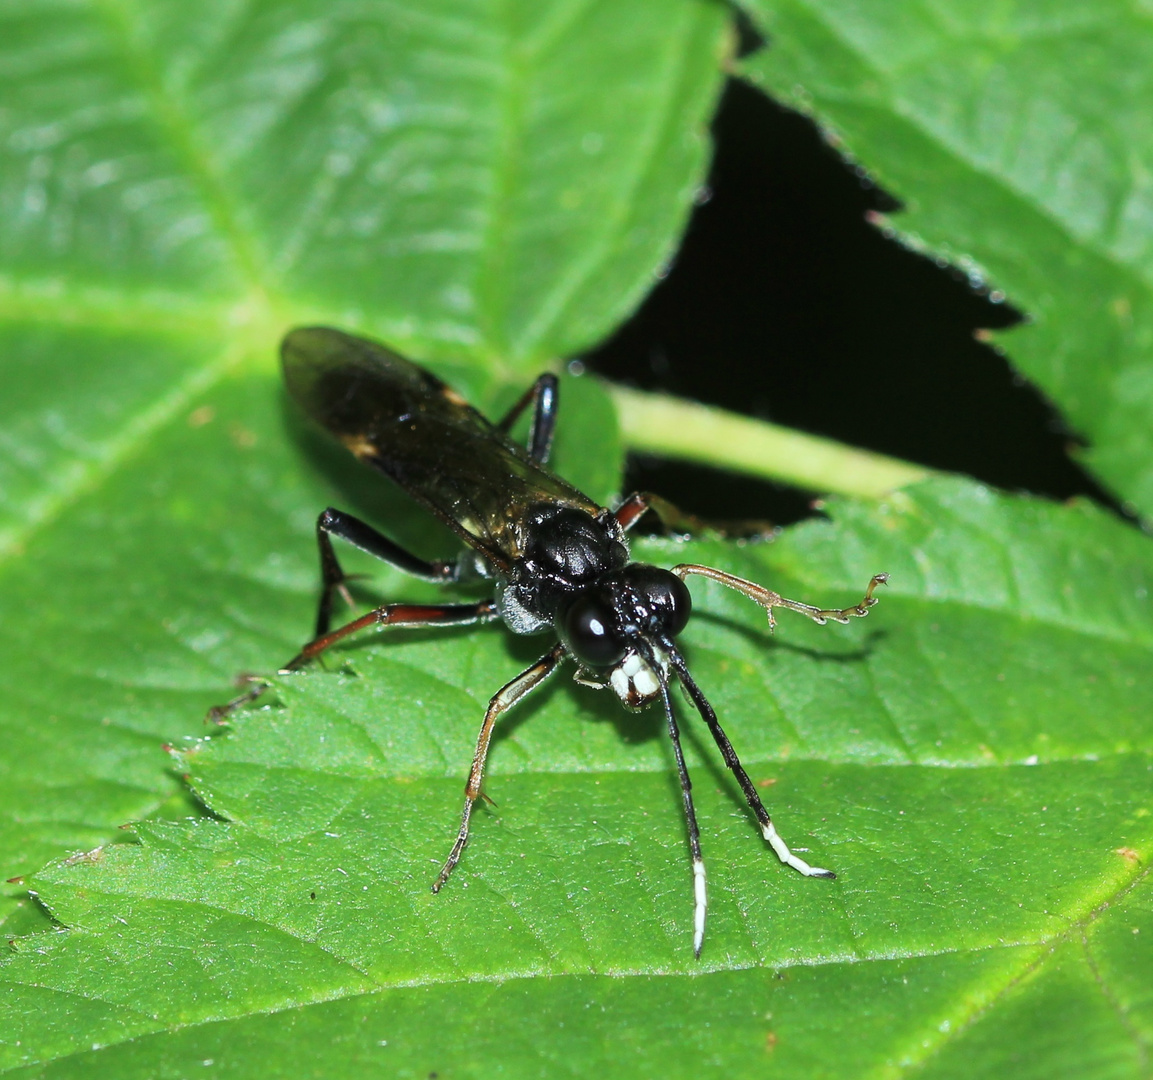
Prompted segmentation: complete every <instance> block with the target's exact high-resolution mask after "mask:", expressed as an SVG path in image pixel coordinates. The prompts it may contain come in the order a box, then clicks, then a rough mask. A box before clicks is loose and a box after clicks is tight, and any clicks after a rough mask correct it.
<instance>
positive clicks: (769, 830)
mask: <svg viewBox="0 0 1153 1080" xmlns="http://www.w3.org/2000/svg"><path fill="white" fill-rule="evenodd" d="M761 832H762V833H764V837H765V839H766V840H768V842H769V844H770V845H771V846H772V849H773V850H774V851H775V852H776V853H777V858H778V859H780V860H781V862H783V863H785V864H787V865H788V866H791V867H792V868H793V869H794V870H796V871H798V872H799V873H802V874H804V875H805V877H823V878H831V877H836V876H837V875H836V874H834V873H833V872H832V870H822V869H821V867H819V866H810V865H809V864H808V863H807V862H805V860H804V859H798V858H797V856H796V855H794V854H793V853H792V852H791V851H790V850H789V845H788V844H786V843H785V842H784V840H782V839H781V838H780V836H779V835H778V834H777V830H776V829H774V828H773V823H772V822H771V821H770V822H769V823H768V824H767V825H766V826H764V828H762V830H761Z"/></svg>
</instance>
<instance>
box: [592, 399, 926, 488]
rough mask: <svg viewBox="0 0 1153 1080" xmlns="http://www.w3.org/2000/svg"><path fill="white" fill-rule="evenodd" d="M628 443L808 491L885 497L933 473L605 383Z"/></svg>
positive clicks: (718, 411)
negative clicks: (792, 485) (777, 481)
mask: <svg viewBox="0 0 1153 1080" xmlns="http://www.w3.org/2000/svg"><path fill="white" fill-rule="evenodd" d="M606 387H607V389H608V392H609V394H610V396H611V397H612V399H613V402H614V404H615V405H616V409H617V416H618V418H619V421H620V425H621V434H622V436H623V438H624V443H625V446H626V448H627V449H629V450H633V451H638V452H640V453H645V454H656V455H659V456H660V457H667V458H675V459H677V460H680V461H692V462H697V463H699V464H702V465H715V466H717V467H719V468H723V469H731V470H733V471H735V472H743V473H747V474H749V475H751V476H758V477H762V478H764V479H766V480H779V481H782V482H784V483H787V484H794V485H796V486H797V487H800V488H805V489H806V490H808V491H815V492H820V493H830V494H837V495H856V496H859V497H862V498H870V499H875V498H880V497H881V496H882V495H885V494H886V493H888V492H890V491H893V490H895V489H896V488H901V487H904V486H906V485H907V484H912V483H915V482H916V481H918V480H924V479H926V478H927V477H929V476H932V475H934V473H933V471H932V470H931V469H927V468H925V467H924V466H922V465H914V464H912V463H911V462H908V461H901V460H900V459H898V458H891V457H886V456H885V455H884V454H875V453H873V452H872V451H869V450H859V449H857V448H855V447H852V446H846V445H844V444H843V443H839V442H835V441H833V440H832V439H823V438H820V437H818V436H816V435H806V434H804V433H803V432H800V431H794V430H792V429H791V428H786V427H780V426H778V425H777V424H770V423H768V422H767V421H765V420H754V419H752V418H751V417H747V416H739V415H738V414H736V413H731V412H728V411H727V410H725V409H718V408H715V407H713V406H711V405H701V404H700V403H698V402H695V401H686V400H684V399H683V398H676V397H671V396H669V395H667V394H654V393H648V392H646V391H642V390H633V389H630V388H628V387H625V386H618V385H616V384H615V383H608V384H606Z"/></svg>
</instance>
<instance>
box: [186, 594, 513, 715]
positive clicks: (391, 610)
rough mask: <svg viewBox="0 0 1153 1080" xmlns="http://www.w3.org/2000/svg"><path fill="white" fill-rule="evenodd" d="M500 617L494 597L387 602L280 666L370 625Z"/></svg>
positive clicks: (295, 665) (251, 693)
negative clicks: (470, 600) (467, 600)
mask: <svg viewBox="0 0 1153 1080" xmlns="http://www.w3.org/2000/svg"><path fill="white" fill-rule="evenodd" d="M496 618H498V613H497V609H496V601H494V600H482V601H481V602H480V603H478V604H436V605H433V604H385V605H384V606H383V607H378V608H375V609H373V610H372V611H370V612H369V613H368V614H367V615H362V616H361V617H360V618H359V619H353V621H352V622H350V623H346V624H345V625H344V626H341V627H339V628H338V629H336V630H333V631H332V632H331V633H328V634H322V635H318V636H317V637H315V638H313V640H312V641H310V642H309V643H308V644H307V645H305V646H304V648H303V649H301V650H300V652H299V653H297V654H296V656H294V657H293V658H292V659H291V660H289V661H288V663H287V664H285V665H284V666H283V667H282V668H281V669H280V673H281V674H282V675H283V674H284V673H286V672H289V671H296V670H298V669H299V668H301V667H303V666H304V665H305V664H307V663H308V662H309V661H310V660H312V659H313V658H314V657H316V656H318V655H319V654H320V653H322V652H324V650H325V649H327V648H328V647H329V646H330V645H333V644H335V643H336V642H338V641H340V640H341V639H342V638H346V637H348V635H349V634H355V633H356V632H357V631H358V630H363V629H365V628H366V627H369V626H399V627H418V626H467V625H469V624H470V623H478V622H491V621H492V620H493V619H496ZM267 688H268V684H267V683H266V682H258V683H255V684H254V685H253V686H252V688H251V689H249V690H246V691H245V692H244V693H243V694H241V695H240V696H239V697H235V698H233V699H232V700H231V701H229V702H227V703H226V704H224V705H215V706H213V707H212V708H211V709H209V710H208V719H209V720H211V721H213V722H215V723H220V722H221V721H222V720H223V719H224V717H226V716H227V715H228V714H229V713H230V712H233V711H234V710H236V709H238V708H239V707H240V706H241V705H246V704H248V702H250V701H255V700H256V699H257V698H258V697H260V695H261V694H263V693H264V691H265V690H266V689H267Z"/></svg>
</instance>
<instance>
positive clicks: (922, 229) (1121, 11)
mask: <svg viewBox="0 0 1153 1080" xmlns="http://www.w3.org/2000/svg"><path fill="white" fill-rule="evenodd" d="M745 6H746V7H747V8H748V10H749V11H750V12H751V13H752V14H753V16H754V18H755V19H756V20H757V22H758V23H759V25H760V26H761V27H762V28H763V29H764V30H765V31H766V32H767V33H768V34H769V35H770V38H771V47H770V48H769V49H767V50H765V51H762V52H760V53H758V54H756V55H754V56H753V57H751V58H750V59H748V60H747V61H745V63H744V67H743V70H744V72H745V73H746V74H747V75H749V77H751V78H752V79H754V80H755V81H756V82H757V83H758V84H759V85H761V86H763V87H765V88H766V89H767V90H769V91H770V92H771V93H772V94H774V96H776V97H779V98H781V99H782V100H784V101H786V102H788V103H790V104H792V105H793V106H794V107H797V108H800V109H803V110H804V111H806V112H811V113H813V114H814V115H815V116H816V118H817V119H818V121H819V122H820V123H821V124H822V125H825V126H826V127H827V128H828V129H829V130H830V132H831V133H832V134H833V137H834V138H835V140H836V144H837V145H838V146H840V147H841V148H842V149H843V151H844V152H846V153H848V154H851V155H852V156H853V157H854V159H856V160H857V161H859V162H860V163H861V165H862V167H864V168H866V169H868V170H869V171H870V173H871V174H873V175H875V177H876V179H877V180H878V181H879V182H880V183H881V184H883V185H884V186H885V187H886V188H888V189H889V190H890V191H892V192H893V193H894V194H895V195H897V196H898V197H899V198H900V199H901V200H902V201H903V202H904V203H905V209H904V210H903V211H902V212H901V213H900V214H898V215H896V216H894V217H893V218H892V219H891V221H890V222H888V223H887V224H891V225H892V226H894V227H895V228H896V229H897V230H899V232H900V234H901V235H902V238H903V239H904V240H905V241H906V242H908V243H910V244H912V245H914V246H916V247H927V248H929V249H930V250H932V251H934V252H938V253H941V254H943V255H945V256H947V257H949V258H951V259H953V260H954V261H955V262H957V263H958V264H959V265H960V266H962V267H963V268H965V269H967V270H969V271H970V272H971V273H972V274H973V275H974V276H975V277H978V278H984V279H987V280H988V281H989V282H990V283H991V284H992V285H994V286H996V287H997V288H998V289H1001V290H1004V292H1005V293H1007V294H1008V298H1009V300H1010V301H1011V302H1012V303H1014V304H1015V305H1017V306H1018V307H1020V308H1021V309H1022V310H1023V311H1024V312H1025V314H1026V315H1027V316H1028V318H1029V324H1028V325H1027V326H1023V327H1020V328H1018V329H1015V330H1013V331H1011V332H1010V333H1008V334H1006V335H1004V336H1001V337H999V339H998V340H999V341H1001V342H1002V343H1003V344H1004V346H1005V347H1006V348H1007V349H1008V351H1009V353H1010V356H1011V357H1012V360H1013V363H1014V364H1015V365H1016V366H1017V367H1018V368H1019V369H1020V370H1021V371H1022V372H1023V373H1024V374H1026V375H1027V376H1028V377H1029V378H1030V379H1032V380H1033V381H1034V382H1036V383H1037V385H1038V386H1039V387H1040V388H1041V389H1042V390H1043V391H1044V392H1045V393H1046V394H1047V395H1048V396H1049V397H1050V398H1052V400H1053V401H1054V402H1056V403H1057V405H1058V406H1060V408H1061V409H1062V411H1063V412H1064V415H1065V417H1066V419H1067V420H1068V422H1069V423H1070V424H1071V426H1072V427H1073V429H1074V430H1075V431H1076V432H1078V433H1079V434H1081V435H1083V436H1084V437H1085V438H1086V439H1087V440H1088V442H1089V446H1088V449H1087V450H1086V451H1085V462H1086V464H1087V465H1088V466H1089V467H1090V468H1092V469H1093V470H1094V471H1096V472H1097V474H1098V475H1099V476H1100V477H1101V479H1102V480H1103V481H1104V483H1105V484H1107V485H1108V486H1109V487H1111V488H1112V489H1113V490H1114V491H1115V492H1117V494H1118V496H1119V497H1120V498H1121V499H1123V500H1126V501H1127V502H1128V503H1129V504H1130V505H1131V506H1132V507H1133V508H1134V509H1135V510H1136V511H1137V512H1139V513H1141V514H1145V515H1149V514H1153V181H1151V180H1150V177H1151V176H1153V119H1151V114H1150V110H1149V108H1148V102H1149V101H1150V100H1151V99H1153V23H1151V22H1150V19H1149V12H1148V9H1147V7H1144V6H1143V5H1141V4H1132V3H1128V2H1127V0H1103V2H1099V3H1094V4H1091V5H1086V4H1083V3H1080V2H1079V0H1054V2H1050V3H1045V4H1040V5H1039V4H1011V3H1010V4H1004V3H994V4H972V3H966V2H964V0H946V2H943V3H939V2H935V0H934V2H931V3H928V2H916V3H909V2H908V0H886V2H881V3H872V4H869V5H867V6H862V5H859V4H856V3H851V2H847V0H822V2H821V3H819V4H817V3H812V2H810V0H745Z"/></svg>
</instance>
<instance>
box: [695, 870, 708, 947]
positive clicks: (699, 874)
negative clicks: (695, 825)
mask: <svg viewBox="0 0 1153 1080" xmlns="http://www.w3.org/2000/svg"><path fill="white" fill-rule="evenodd" d="M693 891H694V893H695V896H696V905H695V907H694V908H693V952H694V953H696V955H697V956H700V955H701V942H703V941H704V940H705V912H706V911H708V908H709V899H708V896H707V894H706V892H705V864H704V863H703V862H701V860H700V859H694V860H693Z"/></svg>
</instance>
